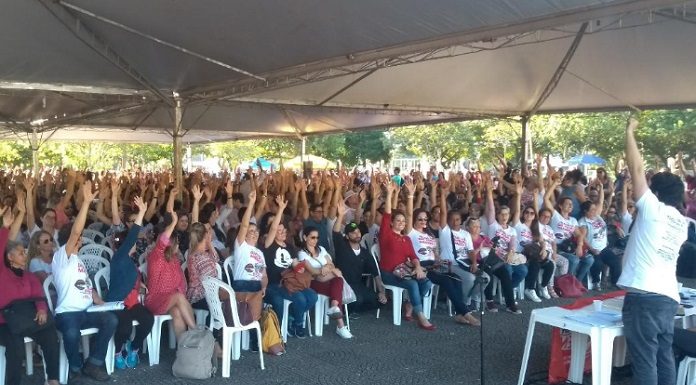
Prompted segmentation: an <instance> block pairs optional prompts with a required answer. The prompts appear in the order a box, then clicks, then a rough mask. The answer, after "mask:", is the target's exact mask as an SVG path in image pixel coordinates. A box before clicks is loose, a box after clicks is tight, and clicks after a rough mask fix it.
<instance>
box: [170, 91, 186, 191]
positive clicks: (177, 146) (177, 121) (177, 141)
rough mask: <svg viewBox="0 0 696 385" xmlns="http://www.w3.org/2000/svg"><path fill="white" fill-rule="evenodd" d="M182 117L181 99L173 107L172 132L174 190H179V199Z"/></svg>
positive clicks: (180, 187)
mask: <svg viewBox="0 0 696 385" xmlns="http://www.w3.org/2000/svg"><path fill="white" fill-rule="evenodd" d="M182 117H183V108H182V106H181V99H179V98H177V99H176V105H175V107H174V130H173V131H172V136H173V137H174V165H173V166H174V167H173V168H174V178H175V179H174V180H175V182H176V184H175V185H176V188H177V189H179V198H181V194H182V175H181V171H182V170H181V167H182V161H181V150H182V149H181V134H180V132H181V118H182Z"/></svg>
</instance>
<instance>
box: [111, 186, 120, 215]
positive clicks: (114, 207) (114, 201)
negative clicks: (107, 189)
mask: <svg viewBox="0 0 696 385" xmlns="http://www.w3.org/2000/svg"><path fill="white" fill-rule="evenodd" d="M120 193H121V185H120V184H119V182H118V179H116V178H112V179H111V224H112V225H114V226H118V225H120V224H121V214H120V213H119V210H118V195H119V194H120Z"/></svg>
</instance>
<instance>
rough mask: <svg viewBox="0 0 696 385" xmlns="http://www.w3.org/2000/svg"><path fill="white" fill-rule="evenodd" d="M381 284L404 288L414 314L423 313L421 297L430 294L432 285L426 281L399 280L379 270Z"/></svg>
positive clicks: (391, 274) (389, 273)
mask: <svg viewBox="0 0 696 385" xmlns="http://www.w3.org/2000/svg"><path fill="white" fill-rule="evenodd" d="M381 273H382V282H383V283H384V284H385V285H392V286H398V287H401V288H404V289H406V290H407V291H408V296H409V298H410V299H411V305H413V312H414V313H415V314H418V313H422V312H423V296H424V295H426V294H428V293H429V292H430V289H431V288H432V287H433V284H432V283H431V282H430V281H429V280H428V279H427V278H425V279H415V278H411V279H401V278H399V277H397V276H395V275H394V274H393V273H392V272H391V271H385V270H381Z"/></svg>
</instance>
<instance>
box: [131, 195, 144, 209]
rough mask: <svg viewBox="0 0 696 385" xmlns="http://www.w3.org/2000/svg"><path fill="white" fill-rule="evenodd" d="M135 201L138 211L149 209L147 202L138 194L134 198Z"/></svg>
mask: <svg viewBox="0 0 696 385" xmlns="http://www.w3.org/2000/svg"><path fill="white" fill-rule="evenodd" d="M133 203H135V205H136V206H137V207H138V212H139V213H144V212H145V211H146V210H147V203H145V202H144V201H143V198H141V197H139V196H136V197H135V198H134V199H133Z"/></svg>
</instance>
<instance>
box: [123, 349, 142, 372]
mask: <svg viewBox="0 0 696 385" xmlns="http://www.w3.org/2000/svg"><path fill="white" fill-rule="evenodd" d="M139 363H140V356H139V355H138V351H137V350H131V352H130V353H128V356H127V357H126V365H128V367H129V368H131V369H132V368H135V367H136V366H138V364H139Z"/></svg>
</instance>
